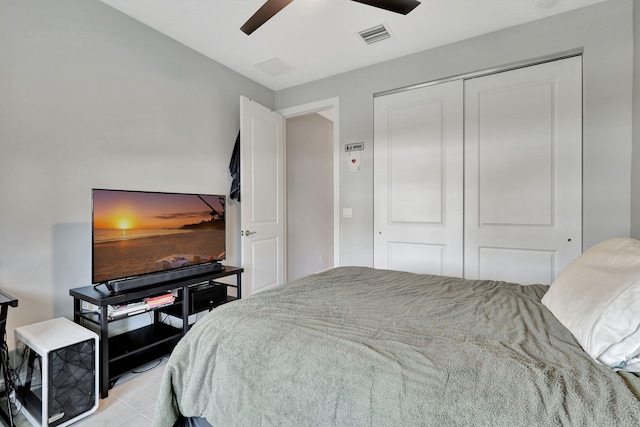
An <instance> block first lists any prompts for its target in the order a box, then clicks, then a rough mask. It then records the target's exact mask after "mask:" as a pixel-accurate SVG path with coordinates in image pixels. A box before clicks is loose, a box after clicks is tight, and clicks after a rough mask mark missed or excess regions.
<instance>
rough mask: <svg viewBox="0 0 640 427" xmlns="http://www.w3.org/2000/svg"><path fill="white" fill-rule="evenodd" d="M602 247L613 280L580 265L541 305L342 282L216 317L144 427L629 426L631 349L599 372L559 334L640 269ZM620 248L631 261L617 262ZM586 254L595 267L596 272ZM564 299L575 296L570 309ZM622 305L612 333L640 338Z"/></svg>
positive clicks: (470, 285)
mask: <svg viewBox="0 0 640 427" xmlns="http://www.w3.org/2000/svg"><path fill="white" fill-rule="evenodd" d="M607 243H608V244H609V247H607V248H606V251H605V252H607V253H611V254H613V258H614V259H615V260H616V261H615V262H614V265H613V266H611V265H610V264H611V263H610V261H609V260H607V263H609V264H608V267H607V268H605V269H603V268H602V266H601V265H595V266H594V260H593V259H589V254H588V252H589V251H587V252H585V254H583V255H582V256H581V257H580V258H579V260H581V262H583V263H586V264H587V267H584V266H583V265H580V263H578V262H577V261H578V260H577V261H576V262H574V264H575V265H574V264H572V265H571V266H570V267H572V266H573V267H574V268H573V270H572V269H571V268H568V269H567V271H566V273H567V274H565V273H562V275H561V276H560V277H559V278H558V281H557V282H558V283H556V282H554V284H553V285H551V289H550V288H549V286H545V285H528V286H522V285H518V284H513V283H505V282H499V281H490V280H482V281H481V280H464V279H460V278H452V277H443V276H435V275H419V274H412V273H407V272H399V271H389V270H376V269H372V268H367V267H338V268H334V269H331V270H328V271H324V272H320V273H317V274H313V275H311V276H308V277H304V278H302V279H299V280H295V281H292V282H289V283H286V284H284V285H280V286H278V287H275V288H273V289H271V290H268V291H264V292H261V293H259V294H255V295H252V296H250V297H248V298H244V299H242V300H238V301H235V302H233V303H229V304H226V305H224V306H221V307H218V308H216V309H215V310H213V311H212V312H211V313H209V314H207V315H206V316H205V317H203V318H202V319H201V320H199V321H198V322H197V323H196V324H195V325H194V326H193V328H192V329H191V330H190V331H189V333H187V334H186V335H185V337H184V338H183V339H182V340H181V341H180V342H179V343H178V345H177V346H176V348H175V350H174V351H173V353H172V355H171V357H170V359H169V361H168V363H167V366H166V368H165V372H164V376H163V379H162V383H161V387H160V393H159V398H158V403H157V406H156V413H155V418H154V425H155V426H156V427H172V426H174V425H175V426H178V425H188V426H214V427H219V426H225V427H226V426H518V425H545V426H552V425H572V426H636V425H640V400H639V396H640V378H638V377H637V376H635V375H634V374H633V372H627V371H625V369H627V370H628V371H634V370H636V369H635V366H636V365H634V363H636V362H638V360H636V359H633V357H629V354H628V353H629V350H628V345H627V347H626V348H625V349H624V352H626V353H625V355H626V356H625V358H626V359H625V360H626V362H625V363H624V366H622V365H623V363H622V362H620V361H618V362H616V363H618V364H617V365H616V367H612V366H607V365H606V364H604V363H603V362H602V361H600V360H597V359H594V357H593V355H592V354H589V352H590V351H591V347H590V346H589V344H588V343H585V342H582V341H581V340H582V338H581V336H580V334H579V333H578V332H577V331H575V330H570V329H569V328H568V327H567V326H566V325H569V326H570V325H571V321H577V322H578V324H580V325H581V326H585V323H587V322H586V321H584V319H582V320H580V319H575V317H576V316H575V313H574V312H572V310H573V308H572V307H578V308H581V307H582V305H584V301H582V300H580V295H581V294H583V293H585V294H589V289H590V286H591V285H590V284H589V283H586V284H585V282H588V281H589V280H592V279H595V280H592V281H593V282H594V284H593V287H594V288H595V289H599V288H603V284H602V283H601V282H602V281H601V277H607V278H608V277H610V274H609V271H608V268H610V267H612V268H613V271H614V272H619V271H620V269H621V268H620V265H619V262H620V260H621V259H623V261H624V260H625V259H626V260H627V261H626V262H627V263H633V262H635V264H640V261H639V260H640V256H638V255H640V242H637V241H632V240H631V239H615V242H614V243H615V244H613V247H611V245H612V241H608V242H607ZM625 245H626V246H628V245H632V246H633V250H637V253H635V255H634V253H631V254H629V256H628V257H627V258H625V257H624V256H620V253H621V252H624V248H625V247H626V246H625ZM621 248H622V250H621ZM596 252H597V253H596V255H597V256H592V257H591V258H594V259H598V257H600V258H602V257H601V252H602V248H600V251H599V252H598V251H596ZM591 255H594V254H591ZM634 256H635V258H634ZM634 259H635V261H634ZM629 260H631V261H629ZM595 264H598V262H595ZM585 270H586V271H585ZM622 270H624V266H623V267H622ZM636 270H638V271H640V268H639V267H637V266H636ZM625 271H626V270H625ZM599 274H600V275H601V276H599ZM630 274H631V273H630ZM633 274H635V276H634V275H633ZM633 274H631V276H633V277H636V276H637V277H636V278H635V279H634V280H635V281H633V280H631V279H629V278H628V277H627V276H625V278H624V279H625V280H627V279H628V280H627V282H630V280H631V282H632V283H631V285H630V286H631V288H632V291H633V290H634V289H635V288H637V287H640V285H637V283H638V282H639V281H640V273H637V272H636V273H633ZM563 275H564V278H565V280H564V282H563V281H562V280H560V279H562V278H563ZM614 276H615V274H614ZM629 277H630V276H629ZM616 280H618V281H619V280H621V279H620V277H616ZM576 281H578V282H580V281H582V283H580V284H576V283H575V282H576ZM567 283H568V285H567ZM628 284H629V283H627V285H628ZM556 285H557V286H556ZM561 285H562V286H561ZM578 285H580V286H582V287H581V288H580V289H582V290H583V291H584V292H575V287H576V286H578ZM605 287H606V288H607V289H611V288H615V286H610V285H608V284H607V286H605ZM619 288H620V289H622V288H624V286H619ZM552 289H553V290H554V293H552V292H551V290H552ZM620 289H619V290H618V291H616V293H617V295H615V296H614V297H613V303H612V302H611V301H607V299H606V298H605V297H603V296H602V295H597V297H596V298H595V299H596V301H595V302H596V305H597V304H601V305H602V304H604V305H605V306H606V307H605V311H606V310H608V309H611V307H612V306H615V304H616V303H618V302H619V299H620V295H623V297H624V298H626V297H628V296H629V292H630V291H629V289H630V288H629V286H627V287H626V288H624V289H622V290H621V291H620ZM571 292H574V293H576V294H578V296H575V295H574V296H573V299H572V300H571V303H570V304H567V299H566V298H567V295H568V294H570V293H571ZM598 292H600V291H596V292H595V293H596V294H598ZM632 293H633V292H632ZM636 293H637V292H636ZM551 297H553V298H551ZM545 298H547V301H544V299H545ZM624 298H623V299H624ZM639 299H640V298H639ZM587 300H593V297H592V296H590V297H588V298H587ZM623 302H624V305H623V306H622V307H623V309H620V308H618V309H620V310H621V311H622V314H621V315H620V316H619V318H618V321H620V317H625V318H626V317H630V318H634V317H635V318H636V321H635V328H636V329H637V327H638V320H637V319H638V317H640V316H639V315H638V313H640V311H639V310H637V308H638V306H637V305H636V306H633V305H630V303H629V301H623ZM633 303H635V301H634V302H633ZM554 304H556V305H559V306H560V308H559V309H558V308H554ZM634 308H635V309H636V311H635V314H633V313H634V311H633V309H634ZM562 310H565V311H568V313H569V316H568V317H569V318H571V320H570V321H567V320H566V319H563V314H562V313H561V311H562ZM629 310H631V311H629ZM586 312H588V310H586ZM630 313H631V314H630ZM591 314H592V313H591ZM607 315H610V313H609V314H607V313H604V314H603V313H599V314H597V315H596V316H595V317H596V318H597V319H600V320H602V318H604V317H607ZM578 317H579V316H578ZM597 319H596V323H597V322H598V321H599V320H597ZM625 322H626V320H625V321H624V322H622V323H625ZM627 323H629V322H627ZM631 323H633V321H631ZM586 327H587V329H590V330H591V332H594V331H596V332H597V331H598V330H599V328H600V326H598V325H595V326H594V325H586ZM618 327H619V325H618ZM629 328H632V329H633V324H632V325H630V326H627V327H626V329H625V331H626V332H623V333H627V335H625V337H628V336H630V335H634V334H629V333H628V332H629V330H630V329H629ZM609 329H611V328H609ZM614 329H615V328H614ZM623 329H624V328H623ZM606 334H609V335H612V332H611V330H607V331H606ZM606 334H605V335H606ZM636 335H637V334H636ZM596 338H598V339H599V337H594V336H591V337H590V340H591V341H592V342H591V344H593V341H597V339H596ZM636 338H637V337H636ZM614 339H618V338H614ZM618 341H623V340H620V339H618ZM627 344H629V342H627ZM632 344H633V343H631V344H630V345H632ZM598 345H600V346H601V344H600V343H598ZM614 347H615V345H614ZM606 348H607V349H610V348H611V345H608V346H606ZM636 348H637V346H636ZM631 356H633V355H631Z"/></svg>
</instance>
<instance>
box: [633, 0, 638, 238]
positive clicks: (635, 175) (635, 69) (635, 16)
mask: <svg viewBox="0 0 640 427" xmlns="http://www.w3.org/2000/svg"><path fill="white" fill-rule="evenodd" d="M631 237H633V238H635V239H640V0H633V157H632V166H631Z"/></svg>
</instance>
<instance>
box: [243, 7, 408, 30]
mask: <svg viewBox="0 0 640 427" xmlns="http://www.w3.org/2000/svg"><path fill="white" fill-rule="evenodd" d="M292 1H293V0H267V2H266V3H265V4H263V5H262V7H261V8H260V9H258V11H257V12H256V13H254V14H253V16H252V17H251V18H249V20H248V21H247V22H245V23H244V25H243V26H242V27H240V29H241V30H242V31H243V32H244V33H245V34H247V35H249V34H251V33H253V32H254V31H255V30H257V29H258V28H260V26H261V25H262V24H264V23H265V22H267V21H268V20H269V19H271V18H272V17H273V16H274V15H275V14H276V13H278V12H280V11H281V10H282V9H284V7H285V6H286V5H288V4H289V3H291V2H292ZM352 1H355V2H358V3H363V4H366V5H369V6H373V7H378V8H380V9H385V10H389V11H391V12H396V13H400V14H402V15H406V14H407V13H409V12H411V11H412V10H413V9H415V8H416V6H418V5H419V4H420V2H419V1H417V0H352Z"/></svg>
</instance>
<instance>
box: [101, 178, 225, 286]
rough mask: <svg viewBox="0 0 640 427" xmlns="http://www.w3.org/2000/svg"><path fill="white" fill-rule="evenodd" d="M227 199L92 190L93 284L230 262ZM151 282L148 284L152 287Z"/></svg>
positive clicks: (209, 196) (205, 195)
mask: <svg viewBox="0 0 640 427" xmlns="http://www.w3.org/2000/svg"><path fill="white" fill-rule="evenodd" d="M225 200H226V199H225V196H223V195H212V194H188V193H160V192H150V191H127V190H105V189H93V190H92V229H93V233H92V276H93V283H94V284H102V283H104V284H107V286H109V285H110V284H112V283H117V282H120V281H124V280H129V279H134V278H140V277H144V276H162V273H164V272H177V271H179V270H185V271H187V269H189V268H192V267H194V266H205V265H206V264H217V265H219V264H218V263H219V261H222V260H223V259H225V239H226V236H225ZM172 274H173V275H175V274H176V273H172ZM147 279H149V277H145V281H144V283H145V284H146V283H152V281H150V280H147ZM151 279H153V278H152V277H151Z"/></svg>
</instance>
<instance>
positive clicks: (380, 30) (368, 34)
mask: <svg viewBox="0 0 640 427" xmlns="http://www.w3.org/2000/svg"><path fill="white" fill-rule="evenodd" d="M359 34H360V37H362V40H364V41H365V42H366V43H367V44H373V43H377V42H379V41H382V40H384V39H388V38H390V37H391V34H389V31H388V30H387V29H386V28H385V26H384V25H383V24H380V25H377V26H375V27H373V28H369V29H368V30H364V31H360V33H359Z"/></svg>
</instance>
